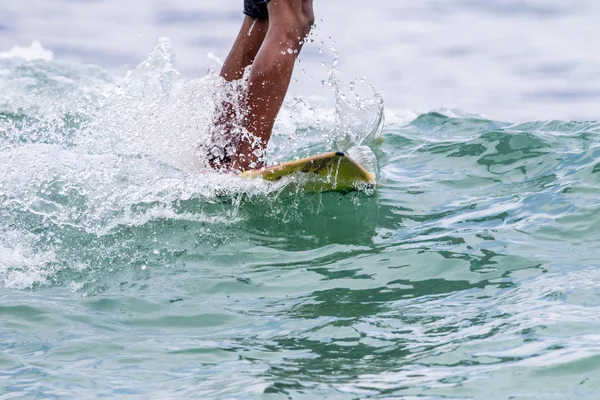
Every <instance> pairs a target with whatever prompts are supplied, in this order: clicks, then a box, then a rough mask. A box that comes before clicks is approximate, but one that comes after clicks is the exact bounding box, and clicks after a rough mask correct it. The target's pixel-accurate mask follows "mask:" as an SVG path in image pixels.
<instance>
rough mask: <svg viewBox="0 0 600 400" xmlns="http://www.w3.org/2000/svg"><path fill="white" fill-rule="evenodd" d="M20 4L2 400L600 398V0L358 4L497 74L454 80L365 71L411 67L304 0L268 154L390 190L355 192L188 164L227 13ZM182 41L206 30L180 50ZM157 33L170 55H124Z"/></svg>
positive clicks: (2, 198) (0, 78)
mask: <svg viewBox="0 0 600 400" xmlns="http://www.w3.org/2000/svg"><path fill="white" fill-rule="evenodd" d="M33 3H35V4H34V5H35V7H32V8H31V9H26V7H25V6H24V5H20V4H18V3H16V2H10V1H9V2H8V3H6V4H3V5H1V6H0V9H2V8H4V11H5V12H4V13H3V15H4V16H6V15H11V16H13V18H7V17H5V18H7V19H6V21H4V20H0V32H4V33H5V34H3V36H2V41H1V42H0V43H7V42H9V41H11V40H12V43H10V45H6V46H5V47H4V49H0V399H13V398H15V399H16V398H60V399H63V398H65V399H70V398H73V399H80V398H102V397H104V398H153V399H167V398H240V399H242V398H293V399H302V398H306V399H313V398H330V399H338V398H339V399H347V398H348V399H354V398H406V399H413V398H414V399H416V398H419V399H442V398H444V399H446V398H448V399H509V398H514V399H527V398H541V399H571V398H577V399H580V398H581V399H596V398H600V378H599V377H600V271H599V270H598V266H599V263H600V262H599V260H600V250H599V248H598V242H599V241H600V230H599V229H598V228H597V227H598V224H600V200H599V194H600V135H599V134H600V122H597V121H598V118H597V117H595V116H597V115H598V111H597V110H598V107H597V106H598V102H597V94H596V93H597V92H596V91H595V89H594V88H596V87H598V86H597V85H598V83H597V82H598V80H596V81H594V80H593V77H594V76H595V75H594V74H595V73H596V71H597V69H598V68H599V66H600V64H599V63H598V57H600V56H598V55H597V54H593V52H591V51H587V52H583V51H581V52H580V49H581V47H585V46H584V45H583V44H580V43H578V42H577V41H576V40H575V39H577V38H579V36H578V35H580V34H581V35H584V34H585V35H587V36H586V37H588V38H589V39H590V40H591V38H593V37H594V36H593V35H594V34H595V32H597V31H598V29H597V27H595V26H591V25H588V24H587V23H588V22H589V21H590V20H591V15H590V12H591V11H593V10H597V8H598V6H597V5H595V3H591V2H580V3H577V4H578V5H572V7H567V6H565V5H564V4H566V3H558V2H544V3H541V2H534V1H523V2H509V3H504V2H503V3H499V2H488V3H486V4H485V5H483V3H481V4H480V3H477V2H458V1H455V2H450V3H449V4H452V5H453V6H454V7H455V8H453V9H447V8H446V9H445V8H444V6H443V5H442V4H441V3H439V2H434V1H426V2H423V3H422V5H420V6H410V7H409V6H407V5H398V4H396V2H384V4H385V7H382V10H370V11H369V12H365V14H363V17H364V20H366V21H370V20H371V19H373V18H375V17H374V16H373V15H371V14H377V15H379V17H380V18H381V20H382V22H381V24H382V25H381V26H380V28H381V29H382V30H386V32H396V31H394V29H398V30H400V31H401V32H400V33H402V32H404V34H407V35H408V34H409V33H410V32H412V34H414V35H417V33H419V32H421V33H422V34H423V35H424V36H427V35H429V36H431V35H433V34H432V33H431V29H433V28H432V27H431V25H432V24H434V22H435V23H437V25H436V26H438V27H444V26H446V27H448V26H454V27H455V28H456V29H457V31H451V32H453V34H454V37H455V42H457V43H461V40H462V41H463V42H462V43H463V44H464V43H466V42H468V45H467V44H464V46H463V47H462V48H461V49H455V50H456V52H455V53H452V52H451V53H448V52H447V50H448V49H447V48H446V47H444V48H443V49H440V47H439V45H440V43H445V44H448V43H449V42H450V38H449V37H442V36H439V37H438V38H439V40H438V41H434V40H431V41H425V42H423V41H417V42H418V43H420V44H421V46H422V51H423V53H422V54H420V55H421V56H422V55H423V54H429V55H430V57H431V58H432V59H436V60H437V59H439V60H446V62H450V61H448V60H455V61H453V62H457V61H456V58H453V57H459V56H460V57H462V56H463V55H464V56H466V57H467V58H469V57H471V55H472V56H473V57H474V58H470V60H471V61H473V59H475V60H476V61H477V62H475V66H471V68H475V67H476V66H477V67H481V66H483V67H490V68H492V69H491V70H490V68H482V70H485V71H487V72H486V73H490V74H492V73H493V72H494V71H495V72H497V74H496V75H493V76H494V77H498V80H497V81H494V80H493V79H491V80H486V79H485V77H486V76H487V75H486V76H483V77H482V76H478V75H476V74H475V75H473V74H472V72H473V70H463V69H461V68H459V67H458V66H456V65H455V66H454V67H452V66H451V65H450V66H449V65H445V68H444V71H445V74H447V77H451V78H452V79H450V78H449V79H450V81H452V82H454V83H453V84H452V85H449V86H447V85H445V84H444V82H449V81H448V80H446V81H440V80H435V79H433V80H428V79H426V78H431V77H433V75H429V73H430V72H431V70H430V69H429V68H430V67H429V66H428V67H426V68H425V67H424V68H422V70H421V71H420V72H418V70H419V68H417V66H418V65H419V64H420V65H425V64H424V63H423V61H419V59H418V58H416V57H417V56H418V54H413V58H412V59H411V60H410V62H408V63H407V66H406V68H407V71H409V72H410V71H412V72H413V75H412V76H413V77H416V78H417V79H416V80H414V81H411V82H409V83H407V81H406V78H405V77H402V76H401V75H397V74H396V72H395V71H396V69H397V68H398V63H395V64H394V63H385V62H381V60H385V59H390V58H394V57H396V58H395V59H396V61H398V62H400V60H401V59H403V58H402V57H401V56H400V55H399V54H396V55H395V53H394V52H393V51H392V50H393V49H397V48H396V47H394V44H393V43H392V42H395V41H396V40H397V39H395V38H397V37H398V36H395V37H394V38H388V39H387V42H386V41H385V40H382V41H380V42H379V44H378V45H379V46H381V47H382V48H381V49H379V50H378V51H377V46H370V47H368V51H366V55H365V60H363V61H364V62H363V63H362V64H361V63H360V62H358V61H356V60H358V59H357V58H355V57H358V56H356V55H353V54H349V52H347V51H345V50H344V49H345V48H348V47H350V46H351V44H350V42H349V41H347V40H346V39H347V37H348V36H347V35H346V34H348V33H349V32H350V31H351V30H352V29H353V28H352V27H354V26H356V25H352V27H349V26H343V27H339V28H335V27H332V25H333V24H329V25H328V24H327V22H328V21H330V20H331V18H333V13H334V11H335V7H334V6H335V5H336V4H338V3H335V2H331V4H330V3H327V4H322V2H321V3H319V5H318V6H319V7H320V8H317V11H320V14H318V17H319V15H321V16H323V21H318V24H317V25H318V26H317V33H316V34H315V36H314V37H313V41H312V43H309V44H308V46H309V47H307V49H306V50H307V51H306V52H305V53H306V54H304V53H303V56H304V58H302V61H300V63H299V64H298V66H297V68H296V75H295V79H296V82H294V84H293V86H292V89H291V91H290V94H289V96H288V98H287V99H286V102H285V104H284V107H283V110H282V113H281V115H280V118H279V119H278V121H277V124H276V129H275V134H274V138H273V141H272V143H270V146H269V151H268V160H269V162H270V163H275V162H278V161H283V160H289V159H293V158H296V157H302V156H306V155H310V154H316V153H319V152H322V151H328V150H333V149H344V150H349V151H350V153H351V154H355V155H356V157H357V158H360V159H361V160H363V162H364V163H365V164H366V165H368V167H369V168H370V169H371V170H373V171H374V172H375V173H376V174H377V176H378V181H379V182H380V185H379V187H378V188H377V189H376V190H373V191H368V192H354V193H346V194H340V193H306V192H305V191H304V190H302V182H300V181H299V180H298V179H296V178H292V179H289V180H285V181H282V182H277V183H267V182H262V181H258V180H257V181H251V180H244V179H241V178H238V177H236V176H230V175H220V174H217V173H215V172H211V171H208V170H206V169H205V168H204V165H203V162H202V153H201V151H200V150H199V146H200V145H201V144H203V143H206V141H207V137H208V128H209V126H210V124H211V120H212V113H213V110H214V109H215V106H216V105H218V104H219V103H220V99H221V98H222V96H223V95H224V93H225V92H226V90H227V88H224V87H223V85H222V84H221V83H220V81H219V79H218V78H217V76H216V74H215V72H214V69H215V68H218V64H219V58H221V57H222V56H223V55H224V53H226V51H227V49H226V47H227V45H228V43H229V42H224V40H222V38H223V37H226V36H228V35H229V36H231V34H232V30H233V31H235V25H236V23H238V22H239V12H237V11H236V10H237V6H236V4H234V2H227V3H226V4H223V5H218V6H217V5H215V8H214V10H212V11H211V12H212V13H210V12H209V11H210V7H208V5H207V4H204V3H203V4H196V5H193V6H192V5H186V3H185V2H183V1H179V2H172V3H171V4H163V3H160V2H158V3H153V4H152V5H151V6H148V7H143V6H142V5H141V4H137V3H136V2H133V3H131V5H130V6H128V7H120V8H119V7H117V5H116V3H115V2H111V1H100V2H90V3H88V2H79V1H75V2H42V1H39V2H37V1H33V2H32V4H33ZM348 3H349V4H351V5H352V6H353V7H359V6H360V2H358V1H350V2H348ZM419 4H421V3H419ZM444 4H446V3H444ZM184 6H188V7H191V8H190V9H187V11H186V12H183V11H182V10H186V9H185V8H184ZM102 7H104V8H102ZM194 7H195V8H194ZM338 8H339V7H338ZM350 9H351V7H350ZM350 9H348V8H344V12H341V13H340V14H339V15H337V14H336V15H337V18H338V19H339V18H342V17H344V18H356V13H351V12H350V11H351V10H350ZM53 10H55V11H56V10H62V11H63V12H62V13H57V12H55V13H54V14H52V15H54V16H55V18H49V19H46V20H44V21H45V22H44V23H40V24H38V25H36V27H35V28H27V27H28V26H30V24H32V23H33V22H32V21H41V20H42V19H43V18H42V15H43V13H48V12H51V11H53ZM157 10H158V11H157ZM194 10H195V11H194ZM207 10H209V11H207ZM215 10H216V11H215ZM390 10H391V11H394V12H391V11H390ZM457 10H458V11H457ZM100 11H102V12H100ZM153 12H154V14H153ZM386 12H387V13H389V15H388V16H386V17H385V18H384V17H383V14H385V13H386ZM443 13H446V14H447V15H448V16H447V18H442V17H441V15H442V14H443ZM74 15H75V16H77V15H78V16H80V17H81V19H79V20H78V19H73V16H74ZM92 15H98V16H105V19H103V21H109V20H110V21H111V22H110V23H109V22H106V26H109V27H111V28H114V29H113V30H109V31H107V32H106V33H103V34H102V35H104V36H102V35H100V34H98V33H97V31H96V30H95V29H99V28H98V26H99V25H98V24H99V23H97V21H96V20H95V19H94V18H92ZM109 15H114V18H113V19H110V18H109V17H108V16H109ZM129 15H136V16H137V18H139V20H140V21H142V22H140V23H139V26H142V28H140V30H143V32H144V34H143V35H141V36H137V34H134V33H135V32H136V30H135V27H136V26H138V25H137V22H136V21H138V20H137V19H136V18H131V19H130V20H129V21H130V24H129V25H126V26H121V25H119V21H123V20H126V17H127V16H129ZM148 16H152V18H150V17H148ZM402 16H404V17H402ZM409 16H410V17H412V19H411V18H409ZM69 18H70V19H71V20H72V21H73V24H70V25H64V24H61V21H62V22H64V21H65V20H66V19H69ZM469 18H472V19H469ZM81 20H83V21H90V23H89V26H88V25H86V24H84V23H82V22H78V21H81ZM144 21H146V22H144ZM148 21H149V22H148ZM403 21H404V23H403ZM418 21H421V22H423V25H419V26H417V25H418V24H417V23H416V22H418ZM464 21H471V22H473V25H472V26H474V27H483V26H487V27H496V28H503V27H506V26H514V24H515V23H516V22H520V23H523V24H524V25H523V31H524V32H525V33H526V34H527V35H529V36H528V37H529V38H530V39H531V40H530V41H529V42H521V41H519V35H520V34H521V33H522V32H521V33H519V32H513V33H514V35H513V36H510V35H509V33H510V32H511V31H510V30H508V29H505V30H504V31H501V32H502V33H504V34H505V35H507V36H506V37H509V38H510V40H508V42H504V44H497V43H496V44H490V43H487V42H485V41H484V40H483V39H484V38H485V37H486V35H492V36H493V35H496V36H497V37H498V38H500V37H502V35H501V34H500V33H499V31H498V30H493V29H491V28H490V30H489V31H487V30H484V31H481V32H479V33H478V35H475V33H473V34H472V35H471V34H470V35H466V34H465V35H463V34H460V32H462V33H464V32H466V28H465V25H464V24H463V23H462V22H464ZM425 22H428V24H429V25H428V24H427V23H425ZM357 23H358V22H357ZM113 24H114V26H113ZM194 24H200V26H197V27H196V28H197V30H198V32H196V33H195V34H194V35H196V36H197V37H200V38H203V39H202V40H200V39H198V40H196V41H193V40H192V41H190V40H188V41H187V42H186V41H185V40H183V39H181V38H182V37H185V34H184V33H183V32H189V31H190V29H191V26H194ZM395 24H398V26H400V25H402V27H398V26H397V25H395ZM448 24H450V25H448ZM544 24H549V25H551V26H552V27H556V26H564V27H569V28H572V29H568V30H564V31H561V32H556V31H555V30H553V29H550V28H548V29H546V30H542V26H544ZM100 25H101V24H100ZM165 25H166V26H168V27H169V29H172V30H173V32H175V33H173V34H169V35H168V36H169V37H172V38H171V39H168V38H166V37H160V38H159V36H160V35H155V36H154V37H153V38H152V40H151V41H152V44H151V45H149V46H148V47H147V48H143V49H141V48H140V47H141V46H139V45H138V42H136V41H135V40H137V39H133V37H142V38H146V37H149V36H152V34H153V33H165V32H162V30H161V27H163V26H165ZM217 25H218V26H219V27H220V28H219V29H216V28H215V26H217ZM342 25H343V24H342ZM321 26H323V27H321ZM340 26H341V25H340ZM394 27H396V28H394ZM459 27H460V29H458V28H459ZM230 28H231V29H230ZM384 28H385V29H384ZM153 29H154V30H153ZM319 29H322V30H321V31H320V30H319ZM336 29H337V30H336ZM344 29H345V30H344ZM356 29H357V32H355V33H353V35H356V36H355V39H353V40H354V41H357V40H358V41H361V40H362V43H371V42H372V41H374V40H375V38H373V37H372V36H369V35H367V34H366V33H369V32H370V31H369V32H367V31H366V28H364V27H362V28H356ZM361 29H362V30H363V31H364V32H363V31H361ZM440 29H441V28H440ZM73 32H78V33H81V35H80V34H78V35H74V34H73ZM85 32H87V33H88V35H89V36H86V35H85V34H83V33H85ZM176 32H179V34H177V33H176ZM360 32H363V33H365V35H359V33H360ZM428 32H429V33H428ZM492 32H495V33H492ZM67 33H69V34H67ZM166 33H169V32H166ZM438 33H439V32H438ZM370 34H372V32H370ZM546 34H547V35H548V37H550V38H555V39H556V38H558V37H561V38H562V39H563V42H562V44H563V46H562V47H560V49H561V51H560V52H559V51H558V50H557V49H558V47H556V46H554V47H553V46H552V45H551V44H552V40H550V39H548V42H545V41H544V40H541V41H536V39H540V38H541V37H542V36H543V35H546ZM119 36H121V37H123V40H121V41H118V40H114V41H112V40H107V38H108V37H110V38H118V37H119ZM329 36H331V37H332V38H331V39H330V38H329ZM417 36H418V35H417ZM404 37H405V39H406V37H413V38H416V36H410V35H408V36H404ZM22 38H25V39H27V43H21V42H20V40H21V39H22ZM360 38H362V39H360ZM35 39H37V40H39V43H38V42H35V43H33V44H31V43H30V41H31V40H35ZM476 39H477V40H476ZM144 40H145V39H144ZM479 40H482V41H479ZM182 42H183V43H184V44H181V43H182ZM185 43H187V44H185ZM190 43H191V44H190ZM354 43H355V42H354ZM536 43H538V44H539V46H537V47H536ZM540 43H543V44H540ZM576 43H577V45H575V44H576ZM13 46H18V47H13ZM189 46H191V48H196V49H198V48H199V49H201V51H200V50H199V51H200V53H202V54H201V55H199V56H197V57H198V59H201V60H202V61H201V63H204V64H203V69H202V71H201V72H200V71H194V68H193V67H191V66H192V65H200V64H201V63H200V62H195V61H194V60H193V57H191V56H190V54H189V51H188V50H189V49H190V47H189ZM310 46H312V47H310ZM528 46H532V47H528ZM578 46H580V47H578ZM400 47H402V46H400ZM213 48H214V49H213ZM365 48H367V46H365ZM530 48H536V49H537V50H539V51H538V52H535V51H534V52H532V53H527V50H528V49H530ZM551 48H552V49H554V51H556V53H555V55H556V57H555V59H553V60H550V59H549V54H550V53H551V50H550V49H551ZM102 49H113V50H112V51H115V52H120V54H123V57H122V58H118V57H116V58H115V57H114V54H112V55H111V53H110V51H108V50H106V51H104V50H102ZM216 49H220V50H216ZM540 49H548V50H547V52H544V51H542V50H540ZM75 50H76V51H75ZM509 50H510V51H509ZM211 52H214V54H209V55H207V53H211ZM182 53H183V56H182V59H183V60H180V54H182ZM525 53H527V54H528V56H527V57H524V58H523V56H522V55H523V54H525ZM140 54H141V55H140ZM477 54H478V55H479V56H476V55H477ZM485 54H488V55H489V54H492V55H498V54H504V55H505V56H506V57H505V58H501V57H500V58H495V57H486V56H484V55H485ZM71 56H73V57H74V58H71ZM345 57H346V58H345ZM138 58H139V59H138ZM348 60H352V61H351V62H349V61H348ZM467 61H469V60H466V61H465V60H463V62H465V63H467ZM109 64H111V65H109ZM112 64H115V65H112ZM126 64H127V65H126ZM540 65H546V66H547V67H548V69H542V70H540V69H538V66H540ZM556 65H563V66H565V69H560V68H558V67H557V68H558V69H556V68H554V67H555V66H556ZM204 67H206V68H204ZM195 68H199V67H195ZM431 68H433V67H431ZM493 68H496V69H493ZM363 70H365V71H367V72H365V73H361V72H362V71H363ZM503 71H504V72H506V71H520V72H519V74H520V73H523V71H528V72H527V73H526V74H525V75H526V76H528V77H529V78H525V77H523V76H521V78H518V77H515V76H512V75H510V74H505V73H503ZM419 74H420V75H419ZM363 75H366V78H364V77H363ZM525 75H524V76H525ZM347 76H350V78H347ZM490 76H492V75H490ZM394 77H398V78H397V79H396V78H394ZM586 79H587V80H586ZM387 82H389V85H387V84H386V83H387ZM507 82H508V83H511V82H512V83H515V88H514V90H512V88H506V87H504V86H503V85H504V84H506V83H507ZM477 84H481V87H479V86H478V85H477ZM486 85H487V86H486ZM403 87H404V88H410V89H411V90H410V91H404V90H402V88H403ZM436 87H437V88H439V89H440V92H439V95H440V97H436V95H435V94H434V93H436V92H435V88H436ZM503 87H504V88H503ZM452 88H455V89H456V90H455V91H454V92H453V93H454V94H455V96H456V101H455V102H454V101H452V100H451V97H449V93H451V92H452V90H451V89H452ZM419 89H422V90H421V91H419ZM534 89H535V90H538V93H545V95H540V96H538V97H536V96H529V95H528V94H527V93H530V92H531V90H534ZM471 93H472V94H473V96H472V97H470V96H469V95H470V94H471ZM485 93H489V94H493V96H491V97H490V99H489V101H486V102H480V101H479V100H481V99H482V98H483V97H484V96H485ZM531 93H533V92H531ZM565 93H566V94H567V95H565ZM411 99H414V104H411ZM465 99H466V100H465ZM445 106H449V107H445ZM444 107H445V108H444ZM423 108H424V110H423ZM489 114H493V115H496V117H494V118H491V117H486V116H485V115H489ZM553 116H554V117H553Z"/></svg>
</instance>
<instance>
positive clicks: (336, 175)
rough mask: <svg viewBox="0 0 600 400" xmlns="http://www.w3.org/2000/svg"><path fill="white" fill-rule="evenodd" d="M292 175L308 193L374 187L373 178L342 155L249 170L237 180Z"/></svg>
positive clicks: (309, 158)
mask: <svg viewBox="0 0 600 400" xmlns="http://www.w3.org/2000/svg"><path fill="white" fill-rule="evenodd" d="M292 174H302V175H303V179H305V181H304V182H303V183H304V188H305V189H306V190H309V191H318V192H326V191H336V192H344V191H352V190H362V189H366V188H371V187H374V186H375V175H374V174H372V173H371V172H369V171H367V170H366V169H364V168H363V167H362V166H361V165H360V164H358V163H357V162H356V161H354V160H353V159H352V158H350V157H349V156H348V155H347V154H346V153H344V152H342V151H337V152H331V153H325V154H320V155H317V156H312V157H307V158H302V159H300V160H294V161H288V162H284V163H282V164H277V165H273V166H270V167H265V168H258V169H252V170H249V171H245V172H242V173H241V174H240V176H241V177H244V178H262V179H266V180H268V181H278V180H279V179H281V178H283V177H285V176H290V175H292Z"/></svg>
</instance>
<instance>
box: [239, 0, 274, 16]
mask: <svg viewBox="0 0 600 400" xmlns="http://www.w3.org/2000/svg"><path fill="white" fill-rule="evenodd" d="M268 2H269V0H244V14H246V15H248V16H249V17H252V18H256V19H267V18H269V12H268V11H267V3H268Z"/></svg>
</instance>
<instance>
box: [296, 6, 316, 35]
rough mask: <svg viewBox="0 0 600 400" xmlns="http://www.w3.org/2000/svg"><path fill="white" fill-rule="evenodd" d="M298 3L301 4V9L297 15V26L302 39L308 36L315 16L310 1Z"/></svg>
mask: <svg viewBox="0 0 600 400" xmlns="http://www.w3.org/2000/svg"><path fill="white" fill-rule="evenodd" d="M300 2H301V3H302V7H301V11H300V12H299V15H298V26H299V31H300V32H301V34H302V38H303V39H304V38H305V37H306V36H308V34H309V33H310V30H311V29H312V27H313V25H314V23H315V14H314V12H313V6H312V3H313V2H312V0H300Z"/></svg>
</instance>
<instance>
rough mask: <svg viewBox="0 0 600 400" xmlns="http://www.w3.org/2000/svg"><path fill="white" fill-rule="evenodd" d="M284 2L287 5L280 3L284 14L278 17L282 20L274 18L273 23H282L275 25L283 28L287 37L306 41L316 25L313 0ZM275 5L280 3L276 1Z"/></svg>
mask: <svg viewBox="0 0 600 400" xmlns="http://www.w3.org/2000/svg"><path fill="white" fill-rule="evenodd" d="M284 1H285V2H286V3H283V2H282V3H280V4H281V6H282V7H281V11H283V12H282V13H281V14H279V15H278V16H280V17H282V18H272V21H273V22H275V21H278V22H280V23H279V24H278V23H275V24H274V25H279V27H280V28H283V32H282V33H284V34H285V35H286V36H289V37H290V38H292V37H293V39H298V38H299V39H300V40H304V38H306V36H308V34H309V33H310V30H311V28H312V26H313V24H314V23H315V15H314V13H313V6H312V5H313V0H296V1H295V2H294V1H290V2H289V3H288V1H289V0H284ZM274 3H275V4H277V3H279V2H278V1H276V0H275V1H274ZM284 4H285V5H284ZM278 11H279V10H278Z"/></svg>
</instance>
